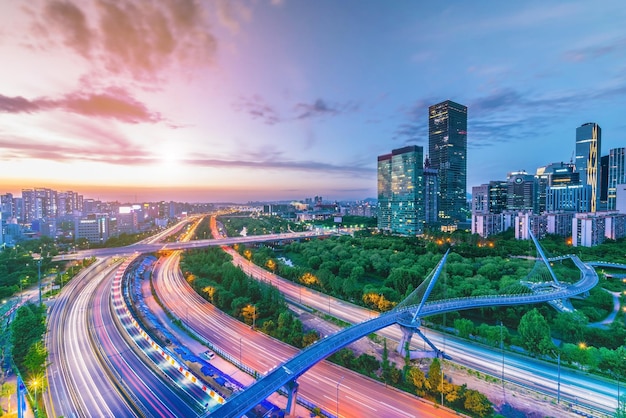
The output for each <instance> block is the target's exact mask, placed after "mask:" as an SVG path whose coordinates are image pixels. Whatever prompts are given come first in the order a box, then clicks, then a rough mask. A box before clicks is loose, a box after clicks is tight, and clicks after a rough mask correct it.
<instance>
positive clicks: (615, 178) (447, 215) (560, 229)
mask: <svg viewBox="0 0 626 418" xmlns="http://www.w3.org/2000/svg"><path fill="white" fill-rule="evenodd" d="M428 128H429V129H428V132H429V133H428V152H429V154H428V155H427V156H424V150H423V147H421V146H416V145H413V146H407V147H404V148H399V149H395V150H392V152H391V153H390V154H385V155H381V156H379V157H378V208H379V211H378V227H379V229H381V230H385V231H389V232H390V233H395V234H402V235H421V234H423V233H425V232H426V231H428V230H441V231H447V232H451V231H454V230H471V232H472V233H474V234H478V235H480V236H481V237H483V238H487V237H489V236H490V235H494V234H498V233H501V232H503V231H506V230H508V229H510V228H514V230H515V237H516V238H517V239H529V231H532V232H533V234H534V235H535V236H536V237H538V238H543V237H545V236H546V235H547V234H555V235H560V236H563V237H564V238H565V239H567V240H568V242H569V243H570V244H571V245H573V246H587V247H589V246H593V245H597V244H600V243H602V242H604V241H605V240H606V239H613V240H616V239H619V238H624V237H625V236H626V148H613V149H610V150H609V153H608V155H604V156H602V148H601V144H602V130H601V128H600V126H599V125H598V124H597V123H584V124H583V125H581V126H580V127H578V128H577V129H576V136H575V141H572V145H573V148H572V150H573V152H572V154H571V158H570V160H569V161H568V162H563V161H561V162H554V163H549V164H547V165H545V166H542V167H538V168H537V169H536V172H535V173H534V174H532V173H528V172H526V171H524V170H520V171H511V172H509V173H508V174H507V176H506V179H505V180H500V179H498V180H492V181H490V182H489V183H486V184H482V185H479V186H474V187H472V194H471V196H472V198H471V202H470V203H468V202H467V201H466V192H467V188H466V179H467V107H466V106H463V105H460V104H458V103H455V102H452V101H449V100H448V101H445V102H442V103H439V104H436V105H433V106H430V107H429V110H428ZM573 139H574V138H573ZM537 151H538V152H540V150H537ZM512 159H514V157H513V158H512Z"/></svg>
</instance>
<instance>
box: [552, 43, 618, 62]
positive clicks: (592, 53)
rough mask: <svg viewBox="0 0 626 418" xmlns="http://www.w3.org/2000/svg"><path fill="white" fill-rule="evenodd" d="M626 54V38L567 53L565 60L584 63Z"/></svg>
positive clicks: (564, 56)
mask: <svg viewBox="0 0 626 418" xmlns="http://www.w3.org/2000/svg"><path fill="white" fill-rule="evenodd" d="M615 53H617V54H621V55H622V56H623V55H624V54H626V38H621V39H614V40H613V41H612V42H610V43H603V44H597V45H592V46H589V47H585V48H577V49H571V50H569V51H566V52H565V54H564V55H563V58H564V59H565V60H566V61H572V62H584V61H589V60H594V59H598V58H601V57H604V56H606V55H610V54H615Z"/></svg>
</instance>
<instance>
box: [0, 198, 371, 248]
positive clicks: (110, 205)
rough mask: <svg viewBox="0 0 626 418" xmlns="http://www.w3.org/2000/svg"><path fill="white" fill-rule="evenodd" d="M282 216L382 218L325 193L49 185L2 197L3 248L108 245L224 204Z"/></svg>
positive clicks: (362, 205)
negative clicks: (270, 196) (175, 193)
mask: <svg viewBox="0 0 626 418" xmlns="http://www.w3.org/2000/svg"><path fill="white" fill-rule="evenodd" d="M225 207H227V208H238V209H240V210H242V211H248V212H257V213H264V214H267V215H274V216H281V217H284V218H288V219H292V220H294V221H312V220H324V219H328V218H333V217H336V216H342V215H355V216H365V217H374V216H376V202H375V200H374V199H367V200H365V201H359V202H324V201H323V199H322V197H321V196H315V197H312V198H306V199H304V200H302V201H294V202H276V203H267V202H249V203H248V204H235V203H183V202H173V201H170V202H165V201H161V202H144V203H120V202H103V201H100V200H95V199H91V198H85V197H84V196H83V195H81V194H78V193H76V192H72V191H65V192H60V191H56V190H52V189H49V188H33V189H24V190H22V195H21V196H19V197H17V196H13V194H12V193H5V194H2V195H0V219H1V221H2V224H1V228H0V246H2V247H13V246H15V245H17V244H18V243H19V242H20V241H22V240H25V239H30V238H40V237H42V236H43V237H49V238H52V239H57V240H60V241H63V242H65V243H77V242H80V241H81V240H82V241H84V242H86V243H90V244H103V243H105V242H106V241H107V240H108V239H109V238H111V237H116V236H119V235H121V234H137V233H140V232H145V231H150V230H152V229H154V228H164V227H166V226H167V225H168V223H169V222H170V221H171V220H175V219H180V218H183V217H186V216H188V215H190V214H198V213H207V212H209V211H212V210H215V209H221V208H225Z"/></svg>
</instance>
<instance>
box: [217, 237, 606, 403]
mask: <svg viewBox="0 0 626 418" xmlns="http://www.w3.org/2000/svg"><path fill="white" fill-rule="evenodd" d="M225 250H226V251H227V252H228V253H229V254H231V255H232V256H233V263H234V264H235V265H237V266H239V267H240V268H241V269H242V270H243V271H244V272H245V273H246V274H248V275H250V276H252V277H255V278H257V279H259V280H263V281H266V282H269V283H272V284H273V285H274V286H276V287H277V288H278V289H279V290H280V291H281V292H282V293H283V294H284V295H285V296H286V297H287V298H288V299H290V300H292V301H294V302H297V303H301V304H302V305H305V306H309V307H312V308H314V309H316V310H318V311H320V312H324V313H329V314H330V315H332V316H334V317H336V318H338V319H341V320H343V321H346V322H348V323H351V324H358V323H361V322H364V321H367V320H369V319H371V318H374V317H376V316H378V312H375V311H371V310H368V309H365V308H363V307H360V306H357V305H354V304H351V303H349V302H345V301H342V300H340V299H336V298H333V297H329V296H328V295H325V294H323V293H320V292H317V291H315V290H311V289H309V288H306V287H304V286H300V285H298V284H296V283H293V282H291V281H288V280H285V279H283V278H281V277H279V276H277V275H275V274H273V273H271V272H269V271H267V270H265V269H263V268H261V267H259V266H257V265H255V264H253V263H250V262H249V261H248V260H247V259H245V258H244V257H242V256H241V255H239V253H237V252H236V251H235V250H233V249H232V248H229V247H227V248H225ZM422 332H423V333H424V334H425V335H426V336H427V337H428V338H429V339H430V340H431V341H433V342H434V343H435V344H436V345H437V346H438V348H439V349H442V350H443V351H445V352H446V354H448V355H449V356H451V357H452V358H453V360H454V362H455V363H458V364H462V365H464V366H467V367H469V368H471V369H474V370H478V371H481V372H484V373H488V374H490V375H492V376H495V377H501V375H502V353H501V352H500V351H499V350H494V349H491V348H488V347H484V346H482V345H480V344H475V343H471V342H468V341H464V340H461V339H458V338H454V337H450V336H444V335H443V334H440V333H437V332H434V331H431V330H428V329H427V328H422ZM377 334H378V335H380V336H382V337H385V338H388V339H389V340H390V341H394V342H396V344H397V343H398V342H399V341H400V339H401V337H402V333H401V331H400V328H399V327H397V326H392V327H387V328H384V329H381V330H380V331H377ZM411 348H412V349H420V348H424V345H423V344H422V343H421V340H420V339H419V337H417V336H414V338H413V340H412V346H411ZM557 376H558V373H557V366H556V365H555V364H551V363H546V362H542V361H537V360H533V359H529V358H527V357H521V356H516V355H514V354H511V353H505V379H506V380H507V381H510V382H514V383H517V384H519V385H521V386H524V387H530V388H533V389H536V390H539V391H541V392H544V393H548V394H551V395H553V396H554V397H556V392H557ZM560 390H561V400H562V401H568V402H571V403H579V404H583V405H588V406H590V407H592V408H594V409H597V410H600V411H604V412H606V413H610V412H611V411H614V410H615V408H616V407H617V386H616V385H615V384H614V383H612V382H610V381H607V380H605V379H602V378H599V377H596V376H593V375H587V374H584V373H579V372H576V371H572V370H568V369H566V368H564V367H561V388H560Z"/></svg>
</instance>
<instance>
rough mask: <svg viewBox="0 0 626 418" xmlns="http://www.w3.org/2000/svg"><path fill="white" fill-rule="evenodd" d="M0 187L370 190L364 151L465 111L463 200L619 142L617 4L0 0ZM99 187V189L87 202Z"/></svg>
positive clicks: (334, 194)
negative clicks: (441, 105) (596, 128)
mask: <svg viewBox="0 0 626 418" xmlns="http://www.w3.org/2000/svg"><path fill="white" fill-rule="evenodd" d="M0 7H1V8H2V9H3V10H2V13H0V28H1V29H0V55H1V56H2V57H3V65H2V66H0V80H2V81H1V82H0V161H2V166H3V168H4V170H3V176H2V180H0V190H1V191H2V192H7V191H10V192H13V193H17V194H19V191H20V190H21V188H26V187H35V186H49V187H54V188H57V189H64V190H78V191H82V192H84V193H85V194H87V195H90V196H91V197H101V198H119V199H121V200H124V199H125V198H127V197H128V196H137V199H138V200H148V199H155V200H156V199H174V200H178V199H180V200H188V201H222V200H233V201H241V202H245V201H248V200H257V199H260V200H272V199H303V198H305V197H309V196H314V195H322V196H324V197H325V198H328V199H359V198H366V197H375V195H376V157H377V155H380V154H385V153H388V152H389V151H391V150H392V149H395V148H400V147H403V146H405V145H413V144H415V145H421V146H424V147H425V149H426V150H427V148H428V133H427V125H428V120H427V108H428V106H429V105H432V104H435V103H438V102H440V101H443V100H447V99H450V100H454V101H456V102H459V103H461V104H464V105H466V106H468V185H467V186H468V191H471V187H472V186H475V185H479V184H481V183H484V182H487V181H489V180H496V179H504V178H505V177H506V173H507V172H509V171H516V170H520V169H525V170H527V171H528V172H534V171H535V170H536V168H537V167H538V166H541V165H545V164H548V163H551V162H557V161H568V160H569V159H570V158H571V156H572V152H573V150H574V141H575V130H576V127H578V126H580V125H581V124H583V123H586V122H597V123H598V124H600V126H601V127H602V130H603V132H602V133H603V138H602V154H603V155H605V154H607V153H608V150H609V149H610V148H614V147H621V146H626V134H624V132H626V29H625V28H624V24H623V22H626V6H625V5H623V2H621V1H603V2H602V3H601V5H595V6H594V4H592V2H589V1H567V2H539V1H527V2H496V1H493V2H461V1H451V2H439V3H434V2H415V1H394V2H378V1H376V2H374V1H290V0H284V1H272V2H270V1H260V0H259V1H250V2H240V1H214V2H194V1H192V0H178V1H174V0H171V1H165V0H163V1H149V0H141V1H122V0H118V1H112V0H106V1H105V0H91V1H81V2H78V1H75V2H72V1H70V0H68V1H43V0H38V1H34V2H20V1H10V2H6V3H3V5H2V6H0ZM95 195H97V196H95Z"/></svg>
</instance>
